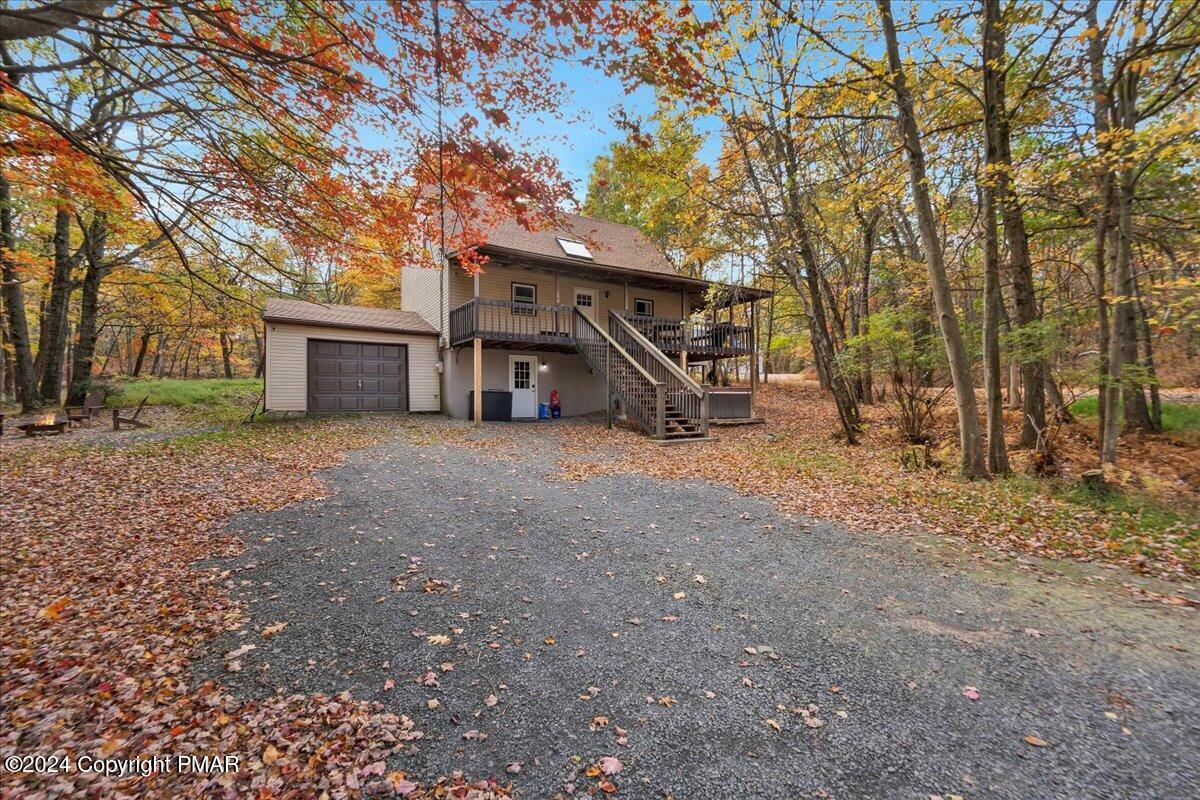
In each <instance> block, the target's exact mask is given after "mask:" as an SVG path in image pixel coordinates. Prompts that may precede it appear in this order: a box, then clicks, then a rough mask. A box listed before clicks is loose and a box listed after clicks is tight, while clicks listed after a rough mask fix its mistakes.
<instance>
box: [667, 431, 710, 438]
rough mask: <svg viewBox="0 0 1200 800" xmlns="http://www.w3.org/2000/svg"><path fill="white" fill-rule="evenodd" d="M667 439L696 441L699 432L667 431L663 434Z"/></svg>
mask: <svg viewBox="0 0 1200 800" xmlns="http://www.w3.org/2000/svg"><path fill="white" fill-rule="evenodd" d="M663 435H664V436H666V437H667V438H668V439H698V438H700V436H701V434H700V431H667V432H666V433H665V434H663Z"/></svg>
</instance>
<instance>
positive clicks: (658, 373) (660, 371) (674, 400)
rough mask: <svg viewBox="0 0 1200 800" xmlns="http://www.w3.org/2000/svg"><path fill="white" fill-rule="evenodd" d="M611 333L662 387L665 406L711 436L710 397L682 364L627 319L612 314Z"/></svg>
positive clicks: (610, 319)
mask: <svg viewBox="0 0 1200 800" xmlns="http://www.w3.org/2000/svg"><path fill="white" fill-rule="evenodd" d="M608 332H609V334H610V335H611V336H612V338H613V339H614V340H615V341H616V343H617V344H619V345H620V346H621V348H622V349H623V350H624V351H625V352H626V353H628V354H629V355H630V356H632V357H633V359H634V360H635V361H636V362H637V363H638V364H639V365H641V367H642V369H644V370H645V371H646V372H647V373H649V374H650V375H651V376H652V377H653V378H654V380H655V381H657V382H658V383H660V384H661V385H662V386H663V389H664V393H665V397H666V400H665V405H669V406H673V407H674V408H675V410H676V411H678V412H679V413H680V414H682V415H683V417H684V418H685V419H687V420H689V421H694V422H696V423H698V424H699V425H700V431H701V435H702V436H708V394H707V392H706V391H705V388H704V387H703V386H701V385H700V384H698V383H696V382H695V381H694V380H692V379H691V378H690V377H689V376H688V374H687V373H686V372H684V371H683V370H682V369H680V367H679V365H678V364H676V363H675V362H674V361H672V360H671V359H669V358H667V357H666V356H665V355H663V353H662V351H661V350H660V349H659V348H657V347H655V346H654V345H653V344H651V342H650V341H649V340H648V339H647V338H646V337H645V336H643V335H642V333H641V332H640V331H638V330H637V328H635V327H634V326H633V325H632V324H631V323H630V321H629V320H628V319H626V318H625V317H623V316H621V315H620V314H618V313H616V312H615V311H611V312H609V317H608Z"/></svg>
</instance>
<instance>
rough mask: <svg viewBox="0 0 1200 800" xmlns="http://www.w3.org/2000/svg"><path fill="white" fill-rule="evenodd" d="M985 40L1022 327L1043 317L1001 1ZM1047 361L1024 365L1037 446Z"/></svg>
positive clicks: (1026, 428)
mask: <svg viewBox="0 0 1200 800" xmlns="http://www.w3.org/2000/svg"><path fill="white" fill-rule="evenodd" d="M983 8H984V25H985V28H986V32H985V34H984V43H983V47H984V50H983V70H984V93H985V96H986V99H985V101H984V117H985V120H986V122H987V124H986V128H987V135H988V166H989V167H990V170H989V175H988V180H989V182H991V183H992V184H993V186H994V190H993V191H994V196H995V198H996V202H997V204H998V205H999V207H1000V213H1001V216H1002V217H1003V218H1004V238H1005V239H1006V240H1007V242H1008V259H1009V263H1010V264H1011V267H1012V282H1013V308H1014V311H1015V316H1016V325H1017V328H1024V327H1026V326H1027V325H1030V324H1032V323H1034V322H1036V321H1037V319H1038V308H1037V297H1036V296H1035V295H1034V290H1033V265H1032V263H1031V261H1030V257H1029V237H1028V234H1027V233H1026V230H1025V218H1024V214H1023V213H1022V210H1021V202H1020V199H1019V198H1018V197H1017V192H1016V189H1015V188H1014V186H1013V180H1012V170H1013V160H1012V145H1011V134H1010V132H1009V121H1008V108H1007V103H1006V97H1005V84H1006V79H1005V70H1006V66H1005V52H1004V48H1005V34H1004V20H1003V19H1002V15H1001V11H1000V0H984V3H983ZM1042 372H1043V370H1042V364H1041V359H1027V360H1026V361H1023V362H1022V363H1021V378H1022V380H1023V382H1024V384H1025V401H1024V406H1023V412H1024V413H1023V414H1022V422H1021V446H1022V447H1034V446H1036V445H1037V441H1038V437H1039V435H1040V434H1039V431H1042V430H1044V429H1045V427H1046V399H1045V395H1044V392H1043V389H1042Z"/></svg>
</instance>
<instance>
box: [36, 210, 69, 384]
mask: <svg viewBox="0 0 1200 800" xmlns="http://www.w3.org/2000/svg"><path fill="white" fill-rule="evenodd" d="M71 219H72V218H71V212H70V211H68V210H67V207H66V206H65V204H61V203H60V205H59V206H58V208H56V209H55V212H54V271H53V274H52V275H51V279H50V302H49V303H47V304H46V314H45V330H44V331H43V332H42V337H41V342H42V344H41V347H40V348H39V350H38V358H39V360H40V361H41V370H42V399H43V400H45V401H46V402H47V403H54V404H57V403H58V402H59V400H60V399H61V395H62V377H63V358H64V356H65V354H66V351H67V310H68V308H69V307H70V298H71V273H72V272H74V270H75V265H76V263H77V262H78V258H77V257H76V256H75V255H73V254H72V253H71Z"/></svg>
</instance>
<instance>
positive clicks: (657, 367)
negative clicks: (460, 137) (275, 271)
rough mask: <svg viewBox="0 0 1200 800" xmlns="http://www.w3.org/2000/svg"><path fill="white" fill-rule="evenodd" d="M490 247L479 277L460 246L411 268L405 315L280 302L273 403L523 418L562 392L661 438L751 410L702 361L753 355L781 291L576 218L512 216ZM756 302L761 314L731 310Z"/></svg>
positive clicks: (741, 394) (571, 404)
mask: <svg viewBox="0 0 1200 800" xmlns="http://www.w3.org/2000/svg"><path fill="white" fill-rule="evenodd" d="M478 249H479V251H480V252H481V253H482V254H484V255H486V256H487V257H488V261H487V264H486V266H485V267H484V269H483V271H482V272H478V273H476V274H469V273H468V272H467V271H466V270H464V269H463V267H462V266H461V265H460V264H459V260H458V258H457V254H456V253H453V252H451V253H447V254H446V266H445V268H444V269H440V270H439V269H431V268H419V267H411V268H405V269H404V272H403V274H402V280H401V309H400V310H399V311H381V310H378V309H356V308H353V307H348V306H320V305H316V304H307V303H303V304H297V302H296V301H286V300H284V301H271V303H269V304H268V306H267V309H266V311H265V312H264V320H265V322H266V324H267V369H266V372H267V402H266V405H267V408H268V409H273V410H281V411H282V410H295V411H308V412H322V411H359V410H388V411H425V410H441V411H442V412H443V413H445V414H448V415H450V416H453V417H459V418H473V419H482V420H486V419H489V418H494V417H497V416H498V417H502V418H507V417H508V416H511V417H512V418H515V419H520V418H533V417H536V416H538V413H539V409H540V407H541V406H542V404H547V405H548V404H549V403H550V402H551V398H552V393H553V396H554V397H556V398H557V399H558V401H559V403H560V405H561V410H562V413H563V414H564V415H576V414H587V413H593V412H597V411H604V410H606V409H608V410H610V411H611V410H612V409H613V408H614V406H617V407H619V409H620V411H621V412H623V413H625V414H626V415H627V416H628V417H629V418H631V419H633V420H634V421H635V422H636V423H638V424H639V425H641V426H642V427H643V428H644V429H645V430H646V431H647V433H649V434H650V435H651V436H652V437H653V438H656V439H660V440H673V439H689V438H701V437H703V436H704V435H706V433H707V431H708V423H709V420H710V419H714V418H717V419H728V418H749V417H751V416H752V414H751V401H752V398H751V393H750V392H749V391H747V390H717V389H714V388H711V387H707V386H703V385H701V383H700V382H698V381H697V380H696V379H695V378H694V377H693V376H692V375H691V374H689V370H688V367H689V365H695V364H697V363H704V364H708V363H711V362H713V361H714V360H715V359H720V358H730V357H739V356H740V357H746V356H750V357H753V356H754V355H755V336H754V333H753V319H754V313H753V308H754V304H755V302H756V301H757V300H759V299H761V298H763V297H765V296H766V294H767V293H766V292H763V291H761V290H755V289H748V288H745V287H736V286H727V285H724V284H714V283H712V282H710V281H704V280H699V279H696V278H690V277H687V276H684V275H680V274H679V273H677V272H676V271H675V270H674V269H673V268H672V267H671V265H670V263H669V262H668V261H667V260H666V258H665V257H664V256H663V255H662V253H661V252H660V251H659V250H658V248H657V247H656V246H655V245H654V244H652V243H651V242H650V241H649V240H648V239H646V237H645V236H643V235H642V234H641V232H640V231H638V230H637V229H636V228H632V227H630V226H627V225H619V224H616V223H611V222H606V221H603V220H595V219H589V218H586V217H582V216H578V215H572V214H563V215H561V216H560V218H559V221H558V224H557V225H556V226H555V227H550V228H544V229H541V230H537V231H532V232H531V231H528V230H526V229H525V228H524V227H522V226H520V225H519V224H517V223H515V222H507V223H501V224H499V225H497V226H495V227H493V228H492V229H491V230H489V231H487V234H486V243H484V244H481V245H479V246H478ZM741 304H748V305H747V308H748V309H749V312H750V313H748V314H746V315H745V316H746V317H747V318H748V320H749V321H750V323H751V324H749V325H747V324H735V322H734V320H733V314H732V312H730V310H729V309H730V308H732V307H733V306H734V305H741ZM338 325H342V326H344V327H343V328H342V332H340V333H337V332H335V331H336V330H337V327H338ZM322 326H325V327H326V328H327V330H325V331H324V332H322V331H320V330H314V329H315V328H321V327H322ZM300 328H304V330H303V331H299V332H297V331H298V329H300ZM365 333H369V336H367V338H366V339H364V338H362V335H363V334H365ZM301 339H302V340H303V341H301ZM273 342H274V343H273ZM280 342H283V344H280ZM364 348H365V349H364ZM273 349H274V350H275V351H276V352H275V353H274V354H273V352H272V351H273ZM280 350H286V351H287V352H286V353H284V354H281V353H279V352H278V351H280ZM301 366H304V367H305V368H306V372H305V374H304V375H303V377H301V376H300V375H298V374H296V373H297V372H298V371H299V369H300V367H301ZM755 374H756V371H754V370H751V376H752V378H753V376H754V375H755ZM301 383H303V385H304V386H305V391H304V393H303V398H301V393H300V392H299V391H298V390H299V388H300V385H301ZM401 395H406V397H404V398H403V399H401V397H400V396H401Z"/></svg>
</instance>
